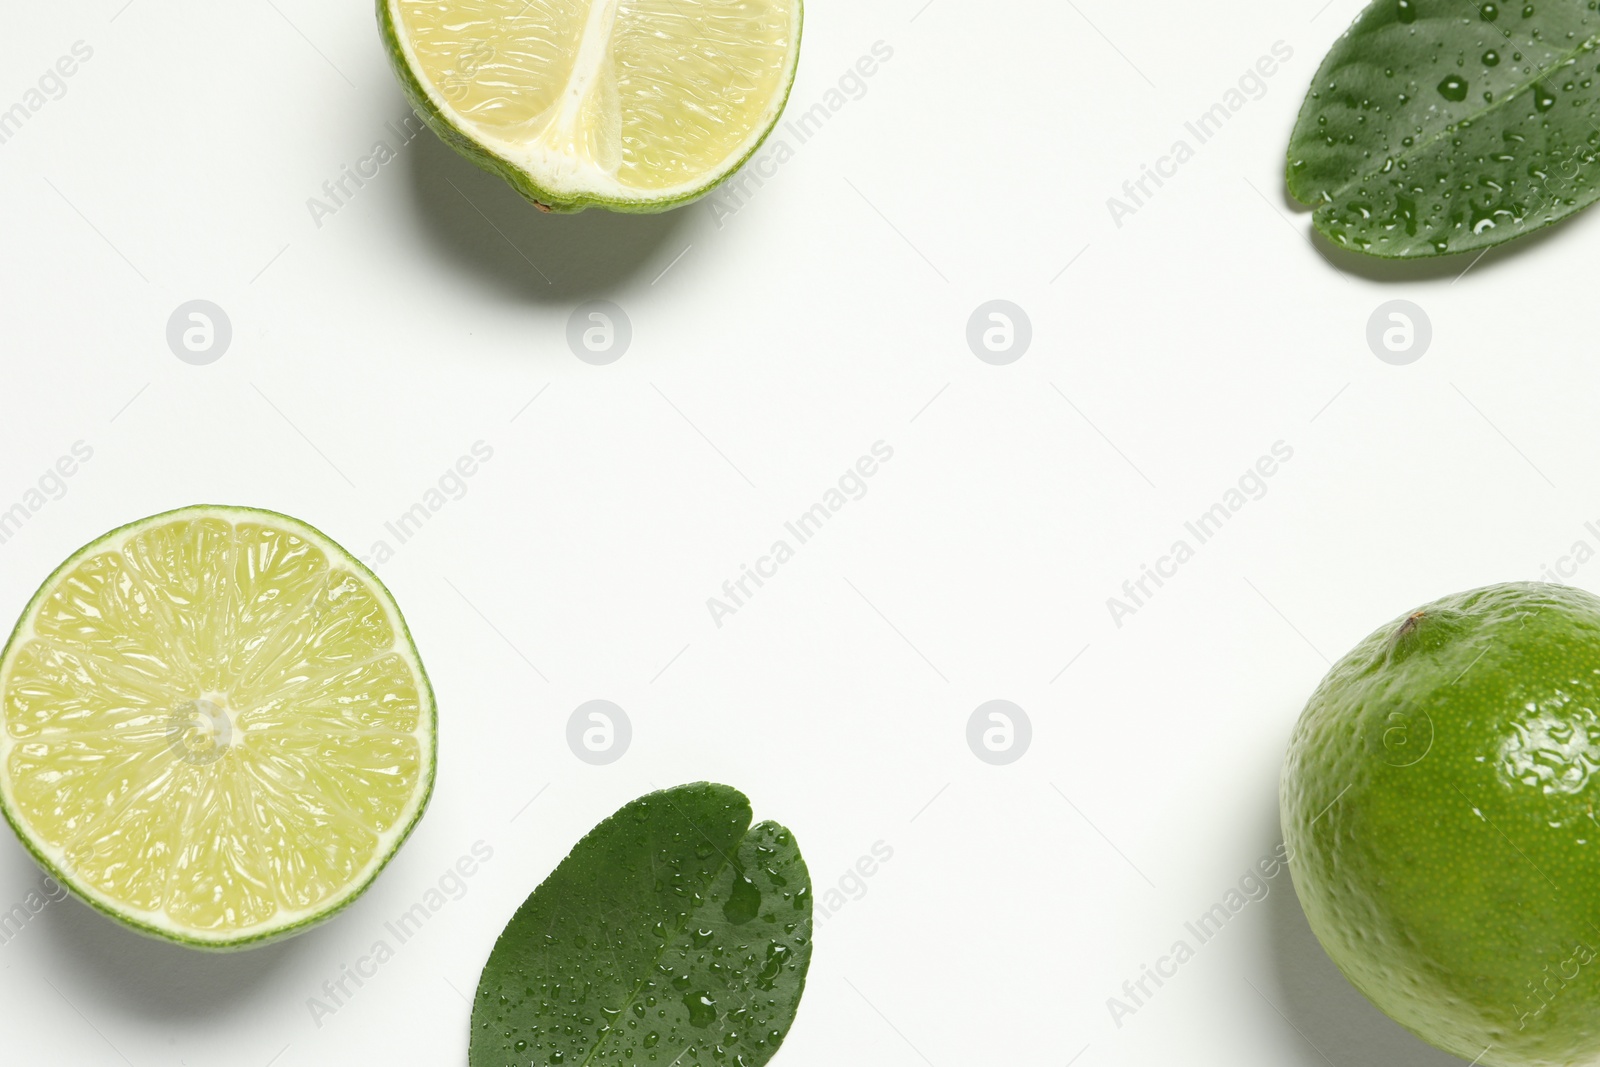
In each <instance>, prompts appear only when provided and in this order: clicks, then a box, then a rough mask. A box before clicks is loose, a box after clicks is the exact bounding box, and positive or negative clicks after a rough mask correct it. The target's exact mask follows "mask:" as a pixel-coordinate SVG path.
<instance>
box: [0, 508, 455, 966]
mask: <svg viewBox="0 0 1600 1067" xmlns="http://www.w3.org/2000/svg"><path fill="white" fill-rule="evenodd" d="M186 517H194V518H202V517H212V518H222V519H224V520H225V521H229V522H237V521H239V520H241V519H249V518H256V519H262V520H266V521H267V522H269V523H271V524H272V525H274V526H278V527H281V528H284V529H286V530H287V531H289V532H292V533H296V534H301V535H305V536H306V537H307V539H308V540H310V541H312V542H313V543H315V544H316V546H317V547H318V548H320V549H322V550H323V551H324V552H325V553H326V554H327V557H328V560H329V562H330V564H335V565H342V566H344V567H347V568H348V569H350V570H351V571H353V572H354V573H355V574H356V575H357V576H358V577H360V578H362V579H364V580H365V582H366V583H367V584H368V586H369V588H371V589H372V590H373V591H375V592H376V593H377V594H378V598H379V600H380V602H381V603H382V605H383V607H384V609H385V612H386V614H387V616H388V619H389V621H390V623H391V625H392V626H393V627H394V630H395V634H396V638H397V640H396V644H395V651H397V652H399V653H400V654H401V655H402V656H403V657H404V658H405V659H406V661H407V663H408V664H409V666H410V667H411V668H412V669H413V671H414V673H415V679H416V682H417V691H418V697H419V698H420V703H421V712H422V714H421V716H420V721H421V723H422V724H423V725H425V727H426V732H427V745H426V747H425V748H424V751H423V755H424V757H425V764H424V767H423V771H422V778H421V788H420V790H419V791H418V792H417V793H416V794H415V795H414V796H413V798H412V800H411V802H410V804H409V810H408V811H407V812H405V813H403V814H402V816H401V819H400V820H399V821H398V822H397V828H396V829H394V830H392V831H389V832H388V836H389V837H390V840H389V841H388V843H387V844H385V845H384V846H383V847H382V848H381V849H380V850H379V852H378V854H377V856H376V858H375V859H374V861H373V862H372V863H370V864H369V865H368V868H367V869H366V870H364V871H363V872H362V873H361V875H360V876H359V877H358V878H356V879H354V880H352V881H351V882H350V883H349V884H348V885H346V886H344V887H342V888H341V889H340V890H339V891H338V892H337V893H336V894H335V895H334V896H333V898H332V899H331V900H330V901H329V902H328V903H326V904H320V905H318V906H317V908H316V910H315V912H314V913H313V914H310V915H307V916H304V917H301V918H297V919H295V920H294V921H291V922H286V923H283V922H280V923H268V924H265V925H264V928H262V929H260V930H252V931H249V932H246V933H244V934H240V935H234V936H224V937H215V936H211V935H210V934H209V933H208V932H206V931H200V930H193V929H188V928H184V927H182V926H180V925H178V924H175V923H162V922H156V921H152V920H149V919H145V918H141V917H140V916H138V915H136V914H131V913H130V911H129V910H127V909H125V908H122V907H119V903H118V902H117V901H116V900H115V899H113V898H111V897H110V895H109V894H106V893H103V892H101V891H98V890H96V889H94V888H93V887H91V886H88V885H86V884H85V883H84V882H83V880H82V879H80V878H79V877H78V876H77V875H76V874H75V872H74V871H72V870H71V869H70V867H68V866H67V865H66V864H64V863H62V862H60V861H58V860H57V858H56V857H54V856H53V855H51V850H50V849H48V848H46V847H43V846H42V845H41V843H40V842H39V841H38V840H37V839H36V836H35V834H34V833H33V832H32V831H31V830H30V829H29V827H28V826H27V823H26V822H25V821H24V820H23V819H22V817H21V816H20V815H19V813H18V812H16V811H15V810H14V801H13V798H12V796H11V795H10V794H11V788H10V786H11V782H10V774H9V772H8V770H7V768H6V766H5V761H4V759H0V817H4V819H5V821H6V823H7V824H8V825H9V826H10V827H11V830H12V832H13V833H15V834H16V836H17V840H18V841H20V842H21V843H22V846H23V848H25V849H26V850H27V851H28V853H29V855H31V856H32V857H33V858H34V861H35V862H36V863H38V864H39V866H40V867H41V868H43V869H44V870H45V871H46V872H47V873H48V874H49V875H50V876H51V877H53V878H54V879H55V880H56V881H57V882H59V883H60V884H61V885H62V886H63V887H65V888H66V889H67V890H68V891H69V892H71V893H72V894H73V895H74V896H75V897H77V898H78V899H79V900H81V901H83V903H85V904H87V905H88V906H89V907H91V908H93V909H94V910H95V911H98V912H100V913H101V914H102V915H105V916H106V917H108V918H110V919H113V920H115V921H116V922H118V923H120V924H121V925H123V926H126V927H128V928H130V929H132V930H135V931H137V932H139V933H141V934H145V935H147V936H150V937H153V938H156V939H158V940H162V941H168V942H174V943H177V944H181V945H185V946H187V947H190V948H195V949H202V950H206V951H212V952H230V951H235V950H238V949H244V948H253V947H257V946H260V945H265V944H269V943H271V942H274V941H280V940H283V939H285V938H288V937H292V936H294V935H296V934H299V933H303V932H305V931H306V930H309V929H311V928H312V927H314V926H319V925H321V924H322V923H324V922H327V921H328V920H330V919H332V918H333V917H334V916H335V915H337V914H339V913H340V912H341V911H343V910H344V909H345V908H348V907H349V906H350V905H351V904H353V903H355V902H356V901H357V900H358V899H360V898H361V896H362V895H363V894H364V893H366V891H367V890H368V889H369V888H371V886H372V884H373V883H374V882H375V881H377V879H378V876H379V875H380V874H382V873H383V871H384V869H385V868H387V867H388V865H389V863H390V862H391V861H393V859H394V857H395V856H396V855H397V854H398V853H399V851H400V849H401V847H402V846H403V845H404V844H405V843H406V841H407V840H409V838H410V837H411V834H412V833H413V831H415V829H416V827H417V824H418V823H420V822H421V821H422V816H423V815H424V813H426V811H427V808H428V804H429V802H430V801H431V800H432V798H433V790H434V785H435V781H436V772H437V767H438V748H439V731H438V706H437V703H436V701H435V698H434V692H433V683H432V681H431V680H430V679H429V677H428V672H427V668H426V667H425V666H424V665H423V662H422V657H421V656H420V655H419V654H418V652H417V648H416V641H415V639H414V638H413V637H412V634H411V629H410V627H409V626H408V625H407V623H406V620H405V616H404V615H403V614H401V612H400V608H399V605H398V603H397V602H396V601H395V599H394V595H393V594H392V593H391V592H390V591H389V589H388V587H387V586H386V585H384V583H383V581H382V579H380V578H379V577H378V576H377V575H376V574H374V573H373V571H372V569H371V568H369V567H368V566H366V564H364V563H362V562H361V561H360V560H359V559H357V558H356V557H355V556H354V555H352V554H351V553H350V552H349V551H348V550H347V549H345V548H344V547H343V546H341V545H340V544H339V543H338V542H337V541H335V540H333V539H332V538H331V537H329V536H328V535H327V534H325V533H323V532H322V531H321V530H319V529H317V528H316V527H314V526H312V525H311V524H310V523H307V522H305V521H303V520H301V519H297V518H294V517H293V516H290V515H285V514H283V513H281V512H276V511H271V510H268V509H265V508H254V507H243V506H237V505H212V504H199V505H192V506H189V507H183V508H176V509H173V510H170V511H165V512H161V513H159V514H156V515H151V516H149V517H147V518H144V519H139V520H136V521H134V522H130V523H126V524H124V525H122V526H119V527H117V528H115V529H113V530H110V531H108V532H107V533H105V534H102V535H101V536H100V537H98V538H96V539H94V540H93V541H91V542H89V543H88V544H86V545H84V546H83V547H82V548H80V549H78V550H77V551H76V552H74V553H73V554H72V555H71V556H69V557H67V559H66V560H64V561H63V562H62V563H61V564H60V565H59V566H58V567H56V569H55V570H54V571H52V572H51V573H50V576H49V577H48V578H46V579H45V580H44V582H43V583H41V585H40V586H39V588H38V589H37V590H36V591H35V592H34V594H33V596H32V597H31V598H30V599H29V601H28V604H27V606H26V607H25V608H24V609H23V612H22V615H21V617H20V618H19V619H18V621H17V625H16V627H15V628H14V629H13V630H12V632H11V636H10V637H9V638H8V639H7V641H6V644H5V647H4V649H3V650H0V693H3V692H5V690H6V688H7V685H8V681H9V677H10V673H11V668H12V664H13V653H14V652H15V651H16V650H17V649H18V647H19V643H20V642H21V641H22V640H25V639H26V638H27V637H29V636H31V631H32V628H33V622H34V620H35V618H36V617H37V615H38V612H39V608H40V606H41V605H42V604H43V602H44V600H45V598H46V597H47V596H48V595H50V593H52V592H53V591H54V590H55V588H56V587H57V584H58V582H59V580H60V579H61V578H63V577H64V576H65V575H67V574H70V573H71V572H72V571H73V569H74V568H75V567H76V566H77V564H79V563H81V562H82V561H83V560H85V559H87V558H88V557H89V556H90V555H92V554H94V553H96V552H100V551H103V550H105V549H106V548H107V547H108V546H110V545H113V544H114V543H116V542H118V541H119V540H121V541H126V540H127V539H129V538H130V537H131V536H132V535H134V534H136V533H138V532H141V531H143V530H148V529H151V528H154V527H156V526H159V525H163V524H165V523H169V522H172V521H175V520H177V519H180V518H186ZM10 747H11V742H10V738H9V736H8V734H7V731H6V730H5V729H3V728H0V754H3V752H4V751H9V749H10Z"/></svg>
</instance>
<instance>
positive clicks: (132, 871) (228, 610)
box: [0, 506, 435, 949]
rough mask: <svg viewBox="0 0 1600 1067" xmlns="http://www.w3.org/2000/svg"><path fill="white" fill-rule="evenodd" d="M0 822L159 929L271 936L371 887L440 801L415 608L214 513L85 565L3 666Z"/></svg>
mask: <svg viewBox="0 0 1600 1067" xmlns="http://www.w3.org/2000/svg"><path fill="white" fill-rule="evenodd" d="M0 727H3V729H0V811H3V813H4V814H5V817H6V819H7V821H9V822H10V823H11V826H12V828H13V829H14V830H16V832H17V836H18V837H20V838H21V839H22V842H23V844H24V845H26V846H27V847H28V849H29V850H30V851H31V852H32V853H33V854H34V856H35V857H36V858H37V859H38V860H39V862H40V863H41V864H43V865H44V866H45V867H46V868H47V869H48V870H49V871H50V872H51V873H52V874H54V875H55V876H56V877H57V878H58V879H59V880H60V881H61V883H62V884H64V885H66V886H67V887H68V888H69V889H71V890H73V891H74V892H75V893H77V894H78V895H79V896H80V897H82V898H83V899H84V900H85V901H87V902H88V903H89V904H90V905H92V906H93V907H95V908H97V909H99V910H100V911H102V912H104V913H106V914H107V915H110V916H111V917H113V918H115V919H118V920H120V921H122V922H124V923H127V924H128V925H130V926H132V927H135V928H136V929H139V930H141V931H143V932H145V933H149V934H154V935H156V936H159V937H165V938H168V939H171V940H174V941H180V942H183V943H185V944H189V945H194V946H197V947H202V948H219V949H220V948H236V947H241V946H244V945H250V944H259V943H262V942H265V941H269V940H272V939H275V938H278V937H282V936H285V935H287V934H290V933H295V932H298V931H300V930H303V929H305V928H307V927H309V926H312V925H314V924H315V923H318V922H320V921H322V920H324V919H326V918H328V917H329V916H331V915H332V914H333V913H334V912H336V911H338V910H339V909H340V908H342V907H344V906H345V905H347V904H349V903H350V902H351V901H352V900H354V899H355V898H356V897H357V896H359V895H360V894H361V892H362V891H363V890H365V889H366V888H367V886H368V885H370V884H371V883H372V880H373V879H374V878H376V877H377V875H378V872H379V871H380V870H382V868H383V866H384V865H385V864H386V863H387V862H388V861H389V859H390V858H391V857H393V856H394V854H395V852H396V851H397V850H398V849H399V848H400V845H401V844H402V843H403V842H404V840H405V838H406V837H407V835H409V834H410V832H411V830H412V828H413V827H414V826H415V825H416V823H417V820H418V819H419V818H421V816H422V811H423V808H424V807H425V806H426V805H427V801H428V796H429V794H430V793H431V791H432V789H433V776H434V752H435V744H434V732H435V712H434V702H433V691H432V690H431V689H430V688H429V685H428V678H427V674H426V673H425V672H424V671H423V667H422V661H421V660H420V659H419V658H418V656H417V650H416V648H415V646H414V645H413V644H412V641H411V635H410V634H409V633H408V632H407V630H406V625H405V621H404V620H403V619H402V618H401V616H400V612H399V610H398V609H397V608H396V606H395V603H394V599H393V598H392V597H391V596H390V595H389V592H388V590H386V589H385V588H384V587H383V585H382V583H380V582H379V581H378V579H377V578H376V577H374V576H373V574H372V573H371V572H370V571H368V570H367V569H366V568H365V567H364V566H362V565H361V564H360V563H358V562H357V561H356V560H355V559H353V558H352V557H351V556H350V554H349V553H348V552H346V551H345V550H344V549H342V548H340V547H339V546H338V545H337V544H335V543H334V542H333V541H331V540H329V539H328V538H327V537H326V536H324V535H323V534H321V533H319V532H318V531H316V530H314V529H312V528H311V527H310V526H307V525H306V524H305V523H302V522H300V521H298V520H296V519H291V518H289V517H287V516H284V515H278V514H274V513H272V512H268V511H257V510H252V509H248V508H232V507H210V506H204V507H193V508H185V509H183V510H181V511H174V512H169V513H167V514H164V515H157V516H155V517H153V518H149V519H145V520H143V521H141V522H136V523H133V524H131V525H129V526H124V527H122V528H121V529H118V530H113V531H112V532H111V533H108V534H106V535H105V536H104V537H101V538H100V539H99V540H97V541H95V542H94V543H92V544H90V545H89V546H87V547H86V548H84V549H82V550H80V551H79V552H78V553H76V554H75V555H73V556H72V558H70V559H68V560H67V561H66V562H65V563H63V564H62V565H61V566H60V568H58V569H57V570H56V572H55V573H54V574H52V575H51V576H50V578H49V580H48V581H46V582H45V584H44V586H43V587H42V588H41V589H40V590H39V592H38V593H37V594H35V596H34V598H33V600H32V602H30V603H29V605H28V607H27V609H26V611H24V613H23V615H22V619H21V620H20V621H19V622H18V623H17V628H16V631H15V632H14V633H13V634H12V637H11V641H10V643H9V644H8V645H7V646H6V649H5V655H4V659H3V660H0Z"/></svg>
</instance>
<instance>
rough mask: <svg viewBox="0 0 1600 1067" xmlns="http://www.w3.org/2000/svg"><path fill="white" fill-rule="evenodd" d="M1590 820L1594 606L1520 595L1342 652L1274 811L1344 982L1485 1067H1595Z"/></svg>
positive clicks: (1597, 682) (1599, 962)
mask: <svg viewBox="0 0 1600 1067" xmlns="http://www.w3.org/2000/svg"><path fill="white" fill-rule="evenodd" d="M1597 801H1600V598H1597V597H1595V596H1592V595H1591V594H1589V593H1586V592H1583V591H1581V590H1577V589H1572V588H1569V587H1566V586H1558V585H1547V584H1542V583H1531V582H1529V583H1515V584H1506V585H1495V586H1489V587H1487V588H1484V589H1476V590H1473V591H1471V592H1467V593H1460V594H1458V595H1456V596H1450V597H1445V598H1444V599H1442V600H1438V601H1435V602H1433V603H1431V604H1428V605H1426V606H1424V607H1422V608H1420V609H1418V610H1417V611H1415V612H1411V613H1409V614H1407V615H1405V616H1402V617H1401V618H1399V619H1396V620H1394V621H1393V622H1391V623H1390V624H1388V625H1387V626H1384V627H1383V628H1381V629H1379V630H1378V631H1377V632H1376V633H1374V634H1372V635H1371V636H1370V637H1368V638H1367V639H1366V640H1364V641H1362V642H1361V644H1359V645H1358V646H1356V648H1355V649H1354V650H1353V651H1351V652H1350V653H1349V655H1347V656H1345V657H1344V658H1343V659H1342V660H1340V661H1339V662H1338V663H1337V664H1335V665H1334V667H1333V669H1332V670H1331V671H1329V672H1328V675H1327V677H1326V678H1324V679H1323V680H1322V683H1321V685H1319V686H1318V687H1317V691H1316V692H1315V693H1314V694H1312V696H1311V700H1310V701H1309V703H1308V704H1307V705H1306V709H1305V711H1304V713H1303V714H1302V715H1301V717H1300V721H1299V723H1298V724H1297V725H1296V727H1295V730H1294V736H1293V738H1292V740H1291V741H1290V744H1289V754H1288V758H1287V760H1286V762H1285V764H1284V770H1283V782H1282V794H1281V803H1282V816H1283V829H1284V835H1285V840H1286V841H1287V843H1288V845H1289V846H1290V848H1291V849H1292V850H1293V851H1292V853H1291V857H1292V858H1291V861H1290V869H1291V871H1292V873H1293V877H1294V883H1295V889H1296V891H1297V893H1298V894H1299V897H1300V902H1301V904H1302V905H1303V906H1304V908H1305V912H1306V917H1307V918H1308V919H1309V920H1310V923H1311V928H1312V930H1313V931H1315V932H1316V935H1317V938H1318V939H1319V940H1320V941H1321V942H1322V946H1323V948H1324V949H1326V950H1327V952H1328V955H1329V956H1330V957H1332V959H1333V961H1334V963H1335V964H1337V965H1338V967H1339V969H1340V970H1341V971H1342V972H1344V975H1345V977H1346V978H1348V979H1349V980H1350V981H1351V983H1352V984H1354V985H1355V986H1356V988H1357V989H1359V990H1361V992H1362V993H1363V994H1365V995H1366V996H1367V998H1368V999H1369V1000H1371V1001H1372V1002H1373V1003H1374V1004H1375V1005H1377V1006H1378V1007H1379V1008H1380V1009H1381V1010H1382V1011H1383V1012H1385V1013H1386V1014H1387V1015H1389V1016H1390V1017H1391V1018H1393V1019H1394V1020H1395V1021H1397V1022H1399V1023H1400V1024H1401V1025H1402V1026H1405V1027H1406V1028H1407V1029H1409V1030H1411V1031H1412V1032H1413V1033H1415V1034H1416V1035H1417V1036H1418V1037H1420V1038H1422V1039H1423V1040H1424V1041H1427V1042H1428V1043H1430V1044H1432V1045H1434V1046H1436V1047H1438V1048H1440V1049H1443V1050H1445V1051H1446V1052H1450V1053H1453V1054H1454V1055H1457V1056H1460V1057H1462V1058H1463V1059H1465V1060H1468V1061H1472V1060H1476V1061H1477V1062H1478V1063H1480V1064H1490V1065H1503V1067H1536V1065H1537V1067H1557V1065H1560V1067H1576V1065H1580V1064H1583V1065H1593V1064H1600V824H1597V823H1596V821H1595V819H1596V816H1595V813H1594V809H1595V806H1596V802H1597ZM1485 1050H1487V1051H1485ZM1480 1057H1481V1058H1480Z"/></svg>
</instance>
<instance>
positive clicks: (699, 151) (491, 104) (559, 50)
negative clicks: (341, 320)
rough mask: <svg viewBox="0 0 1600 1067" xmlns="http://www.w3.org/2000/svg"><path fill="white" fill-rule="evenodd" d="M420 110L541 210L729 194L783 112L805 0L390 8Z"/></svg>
mask: <svg viewBox="0 0 1600 1067" xmlns="http://www.w3.org/2000/svg"><path fill="white" fill-rule="evenodd" d="M378 17H379V22H380V24H381V27H382V29H383V34H384V38H385V41H386V43H387V45H388V48H389V54H390V57H391V59H392V61H393V63H394V65H395V69H396V72H397V73H398V74H399V76H400V80H401V84H402V85H403V86H404V87H405V88H406V90H407V93H408V95H409V96H410V97H411V101H412V103H413V105H414V106H415V107H416V108H417V110H418V111H419V113H421V114H422V115H423V117H424V118H426V119H427V120H428V122H429V125H431V126H432V127H433V128H434V129H435V131H436V132H438V133H439V134H440V135H441V136H442V137H443V138H444V139H445V140H446V141H447V142H448V143H450V144H451V145H452V146H453V147H455V148H456V149H457V150H458V151H460V152H462V154H464V155H466V156H467V157H468V158H470V159H472V160H473V161H474V162H476V163H478V164H479V165H480V166H483V167H485V168H486V169H489V170H491V171H494V172H496V173H499V174H501V175H502V176H503V177H505V178H507V179H508V180H509V181H510V182H511V183H512V184H513V185H514V186H516V187H517V189H518V190H519V191H520V192H522V193H523V195H524V196H527V197H528V198H529V199H531V200H533V201H534V202H535V203H537V204H539V205H541V206H542V207H545V208H547V209H550V210H559V211H575V210H580V209H582V208H584V207H587V206H589V205H591V204H593V205H600V206H604V207H610V208H614V209H618V210H629V211H654V210H660V209H663V208H667V207H672V206H675V205H677V204H680V203H683V202H685V201H688V200H691V199H693V198H695V197H697V196H700V195H702V194H703V193H705V192H707V191H709V190H710V189H712V188H713V187H715V186H716V184H717V183H718V182H720V181H721V180H722V179H723V178H725V177H726V176H727V175H728V174H729V173H730V172H732V171H733V170H734V169H735V168H737V167H738V166H739V164H740V163H741V162H743V161H744V160H745V159H746V158H747V157H748V156H749V155H750V154H751V153H752V152H753V151H755V149H756V148H757V147H758V146H759V145H760V143H761V141H762V139H763V138H764V137H765V136H766V135H767V133H768V132H769V131H770V130H771V128H772V127H773V125H774V124H775V123H776V122H777V120H778V115H779V114H780V112H781V111H782V110H783V104H784V101H785V100H786V98H787V97H788V94H789V87H790V85H791V83H792V82H793V80H794V71H795V64H796V62H797V61H798V58H799V50H800V48H799V46H800V31H801V21H802V12H801V2H800V0H378Z"/></svg>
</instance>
